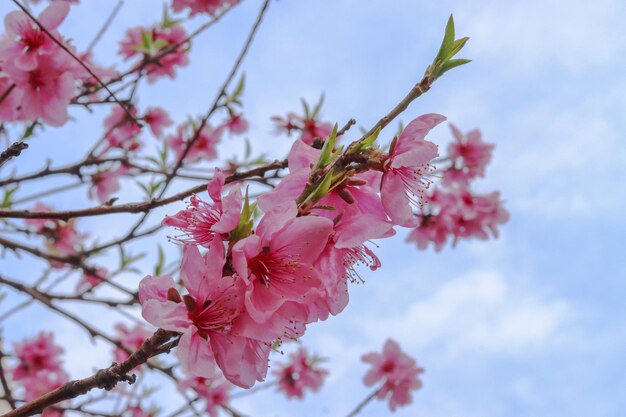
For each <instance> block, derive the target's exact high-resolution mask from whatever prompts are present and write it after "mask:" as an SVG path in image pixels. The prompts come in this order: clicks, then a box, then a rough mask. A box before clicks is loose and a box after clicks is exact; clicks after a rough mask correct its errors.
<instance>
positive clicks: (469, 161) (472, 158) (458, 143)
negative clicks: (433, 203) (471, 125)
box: [444, 124, 495, 182]
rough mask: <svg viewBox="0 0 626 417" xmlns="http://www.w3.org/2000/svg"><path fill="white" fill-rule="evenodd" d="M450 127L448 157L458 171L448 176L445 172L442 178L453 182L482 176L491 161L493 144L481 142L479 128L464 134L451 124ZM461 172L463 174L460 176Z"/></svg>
mask: <svg viewBox="0 0 626 417" xmlns="http://www.w3.org/2000/svg"><path fill="white" fill-rule="evenodd" d="M450 129H452V134H453V135H454V142H452V143H451V144H450V145H449V146H448V157H449V158H450V159H451V160H452V161H453V169H455V170H456V171H458V172H457V173H456V176H453V175H452V176H451V175H448V178H446V174H447V173H446V174H444V179H446V180H447V181H452V182H454V181H455V180H457V181H459V180H461V181H467V180H469V179H473V178H476V177H484V176H485V167H486V166H487V165H488V164H489V161H491V154H492V153H493V148H494V147H495V145H494V144H492V143H486V142H483V140H482V138H481V134H480V131H479V130H471V131H469V132H468V133H467V134H465V135H464V134H463V133H461V131H460V130H459V129H457V127H456V126H454V125H452V124H451V125H450ZM461 174H464V175H463V176H461Z"/></svg>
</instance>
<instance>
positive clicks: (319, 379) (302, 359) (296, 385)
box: [272, 347, 328, 399]
mask: <svg viewBox="0 0 626 417" xmlns="http://www.w3.org/2000/svg"><path fill="white" fill-rule="evenodd" d="M318 361H319V359H318V358H316V357H311V356H309V354H308V353H307V351H306V349H305V348H303V347H301V348H300V349H298V350H297V351H296V352H294V353H292V354H291V355H289V362H288V363H284V364H278V368H276V369H275V370H274V371H273V372H272V373H273V374H274V375H275V376H276V377H277V378H278V390H279V391H282V392H283V393H284V394H285V395H286V396H287V398H300V399H302V398H304V392H305V391H306V390H310V391H312V392H317V391H319V389H320V388H321V387H322V385H323V383H324V378H326V376H327V375H328V370H326V369H324V368H320V367H317V366H316V365H317V364H316V363H317V362H318Z"/></svg>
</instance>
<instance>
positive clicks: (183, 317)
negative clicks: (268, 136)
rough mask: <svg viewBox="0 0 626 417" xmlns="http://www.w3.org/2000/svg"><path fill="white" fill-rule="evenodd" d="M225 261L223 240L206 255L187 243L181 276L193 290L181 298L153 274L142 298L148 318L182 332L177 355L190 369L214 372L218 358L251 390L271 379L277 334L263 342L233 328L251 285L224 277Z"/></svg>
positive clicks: (230, 374)
mask: <svg viewBox="0 0 626 417" xmlns="http://www.w3.org/2000/svg"><path fill="white" fill-rule="evenodd" d="M224 262H225V254H224V246H223V243H222V241H221V240H219V239H214V240H213V241H212V243H211V245H210V247H209V251H208V252H207V254H206V255H205V256H204V257H203V256H202V255H200V253H199V252H198V249H197V247H196V246H192V245H185V247H184V250H183V263H182V267H181V275H182V278H183V282H184V284H185V287H186V288H187V290H188V291H189V294H187V295H183V296H181V295H180V293H178V291H177V290H176V289H175V284H174V281H173V280H172V279H171V278H169V277H152V276H147V277H145V278H144V279H143V280H142V281H141V283H140V286H139V300H140V302H141V304H142V315H143V317H144V318H145V319H146V320H147V321H148V322H150V323H152V324H153V325H155V326H159V327H161V328H163V329H166V330H171V331H177V332H181V333H182V336H181V339H180V342H179V344H178V348H177V355H178V357H179V360H180V363H181V366H182V368H183V369H184V370H185V371H186V372H187V373H189V374H191V375H193V376H211V375H213V374H214V368H213V367H214V365H213V361H215V362H217V364H218V366H219V367H220V369H221V370H222V372H223V374H224V376H225V377H226V379H228V380H229V381H230V382H232V383H233V384H235V385H238V386H240V387H246V388H249V387H251V386H252V385H253V384H254V383H255V381H261V380H263V378H265V374H266V373H267V360H268V356H269V351H270V348H271V341H272V340H273V335H269V337H268V338H267V339H268V340H258V339H252V338H249V337H245V336H241V335H240V334H239V333H238V332H235V331H234V330H233V329H234V327H235V323H234V321H235V319H237V318H238V317H239V316H240V314H241V313H242V310H243V294H244V290H245V288H244V286H243V285H242V284H243V283H242V281H241V280H239V279H235V278H234V277H232V276H222V268H223V266H224Z"/></svg>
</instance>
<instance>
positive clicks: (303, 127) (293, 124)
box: [272, 113, 333, 145]
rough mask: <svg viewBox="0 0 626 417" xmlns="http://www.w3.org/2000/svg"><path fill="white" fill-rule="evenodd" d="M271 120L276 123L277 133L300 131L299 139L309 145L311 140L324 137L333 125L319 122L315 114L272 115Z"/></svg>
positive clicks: (331, 129)
mask: <svg viewBox="0 0 626 417" xmlns="http://www.w3.org/2000/svg"><path fill="white" fill-rule="evenodd" d="M272 120H273V121H274V123H275V124H276V132H277V133H283V132H285V133H287V134H288V135H291V133H292V132H293V131H299V132H300V138H299V139H300V140H301V141H303V142H304V143H306V144H308V145H311V144H313V140H314V139H316V138H319V139H321V140H324V139H326V138H327V137H328V136H329V135H330V134H331V132H332V131H333V125H332V124H331V123H329V122H321V121H319V120H318V118H317V116H304V117H302V116H299V115H297V114H295V113H288V114H287V116H286V117H285V118H282V117H280V116H273V117H272Z"/></svg>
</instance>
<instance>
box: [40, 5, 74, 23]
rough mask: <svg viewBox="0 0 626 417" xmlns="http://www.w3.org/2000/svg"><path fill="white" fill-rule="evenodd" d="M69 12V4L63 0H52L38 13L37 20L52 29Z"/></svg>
mask: <svg viewBox="0 0 626 417" xmlns="http://www.w3.org/2000/svg"><path fill="white" fill-rule="evenodd" d="M69 12H70V6H69V4H68V3H67V2H65V1H54V2H52V3H50V5H49V6H48V7H46V8H45V9H44V11H43V12H41V14H40V15H39V22H40V23H41V24H42V25H43V26H44V27H45V28H46V29H48V30H54V29H56V28H57V27H59V25H60V24H61V23H62V22H63V20H64V19H65V17H66V16H67V14H68V13H69Z"/></svg>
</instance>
